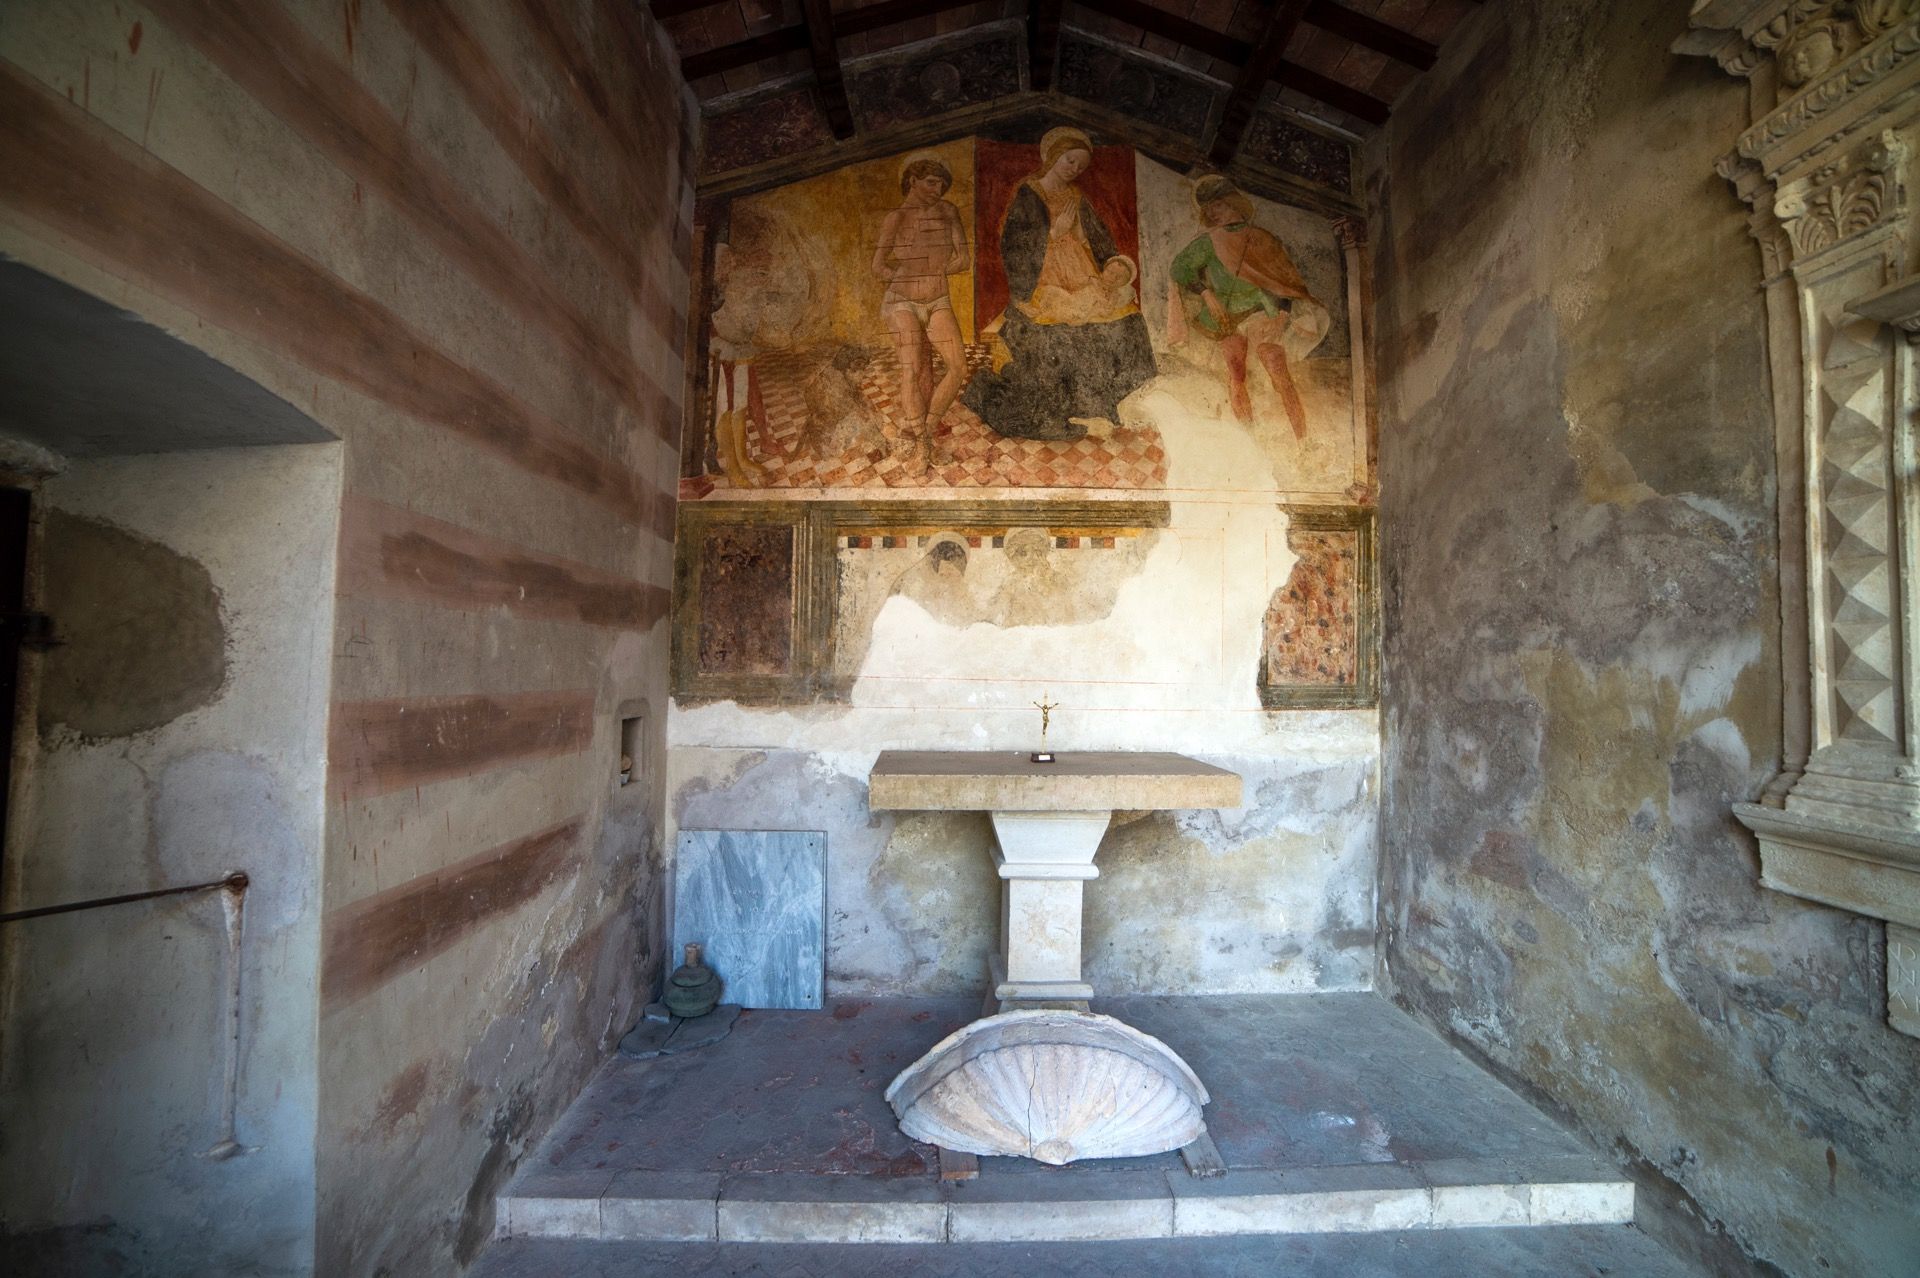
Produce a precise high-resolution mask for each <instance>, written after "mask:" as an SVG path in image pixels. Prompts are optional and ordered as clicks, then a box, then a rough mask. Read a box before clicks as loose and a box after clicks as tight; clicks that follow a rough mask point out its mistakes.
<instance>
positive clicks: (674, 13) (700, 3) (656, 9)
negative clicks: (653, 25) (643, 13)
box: [647, 0, 727, 22]
mask: <svg viewBox="0 0 1920 1278" xmlns="http://www.w3.org/2000/svg"><path fill="white" fill-rule="evenodd" d="M726 3H727V0H653V3H652V4H650V5H648V6H647V9H648V10H649V11H650V12H651V13H652V14H653V16H654V17H656V18H658V19H659V20H660V21H662V22H665V21H666V20H667V19H668V18H677V17H679V16H680V15H681V14H685V13H698V12H699V11H700V10H702V9H711V8H713V7H714V6H715V5H717V4H726Z"/></svg>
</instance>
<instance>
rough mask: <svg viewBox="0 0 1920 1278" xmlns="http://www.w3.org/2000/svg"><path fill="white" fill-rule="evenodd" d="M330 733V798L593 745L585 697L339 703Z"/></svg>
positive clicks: (549, 694) (589, 702)
mask: <svg viewBox="0 0 1920 1278" xmlns="http://www.w3.org/2000/svg"><path fill="white" fill-rule="evenodd" d="M330 735H331V737H332V742H331V749H330V766H331V768H332V775H331V777H330V778H329V788H330V789H331V790H332V791H333V793H334V794H336V795H338V796H339V797H341V798H348V797H356V796H364V795H373V794H386V793H389V792H391V791H394V790H401V789H405V788H406V787H407V786H414V785H427V784H430V783H432V782H434V781H445V780H448V779H451V778H454V777H464V776H472V775H474V774H476V773H481V772H486V771H488V770H490V769H493V768H499V767H505V766H507V765H508V764H511V763H519V762H523V761H525V760H528V759H539V758H546V757H549V756H552V755H556V754H569V753H572V752H574V751H577V750H584V749H586V748H587V745H588V743H590V742H591V741H592V740H593V693H592V692H591V691H588V690H585V689H582V690H579V691H569V692H528V693H520V694H517V695H505V696H495V697H488V696H472V697H395V698H391V699H385V700H374V701H343V702H341V703H340V704H338V705H336V706H335V707H334V709H333V724H332V727H331V729H330Z"/></svg>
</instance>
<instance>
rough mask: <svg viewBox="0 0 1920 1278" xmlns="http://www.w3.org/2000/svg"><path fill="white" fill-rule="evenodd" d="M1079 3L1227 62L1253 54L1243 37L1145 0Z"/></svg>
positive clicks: (1238, 63) (1086, 0)
mask: <svg viewBox="0 0 1920 1278" xmlns="http://www.w3.org/2000/svg"><path fill="white" fill-rule="evenodd" d="M1082 4H1083V7H1084V8H1086V9H1087V10H1088V11H1089V12H1092V13H1098V14H1102V15H1104V16H1106V17H1109V18H1118V19H1120V21H1122V22H1125V23H1127V24H1129V25H1131V26H1136V27H1139V28H1140V29H1141V30H1142V31H1144V32H1146V33H1147V34H1148V35H1156V36H1160V37H1162V38H1163V39H1167V40H1171V41H1173V42H1174V43H1175V44H1184V45H1186V46H1187V47H1188V48H1189V49H1198V50H1199V51H1200V52H1202V53H1204V54H1206V55H1207V56H1208V57H1210V58H1218V59H1220V61H1222V62H1231V63H1233V65H1235V66H1241V65H1244V64H1245V62H1246V61H1247V59H1248V58H1250V57H1252V56H1253V46H1252V45H1251V44H1248V43H1247V42H1246V41H1245V40H1242V39H1239V38H1238V37H1235V36H1230V35H1228V34H1227V33H1226V32H1224V31H1215V30H1214V29H1213V28H1212V27H1203V26H1201V25H1200V24H1199V23H1198V22H1195V21H1193V20H1192V19H1190V18H1183V17H1181V16H1180V15H1179V14H1177V13H1169V12H1167V11H1166V10H1165V9H1162V8H1160V7H1159V6H1158V5H1153V4H1148V3H1146V0H1082Z"/></svg>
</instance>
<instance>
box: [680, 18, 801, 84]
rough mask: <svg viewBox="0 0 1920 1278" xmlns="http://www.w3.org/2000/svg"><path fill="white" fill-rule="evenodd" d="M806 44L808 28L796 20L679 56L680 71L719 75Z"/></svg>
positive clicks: (690, 76) (693, 76)
mask: <svg viewBox="0 0 1920 1278" xmlns="http://www.w3.org/2000/svg"><path fill="white" fill-rule="evenodd" d="M806 47H807V29H806V27H805V26H803V25H801V24H800V23H797V22H796V23H795V24H794V25H792V26H790V27H776V28H774V29H773V30H772V31H762V32H761V33H760V34H759V35H756V36H748V37H747V38H746V39H744V40H736V41H734V42H733V43H732V44H723V45H720V46H718V47H717V48H712V49H705V50H702V51H701V52H699V53H690V54H688V55H687V56H686V57H684V58H682V59H680V74H681V75H683V76H685V77H686V78H687V79H688V80H698V79H701V78H702V77H704V76H709V75H718V74H720V73H721V72H722V71H731V70H733V69H734V68H735V67H744V66H749V65H751V64H753V63H755V62H764V61H766V60H767V59H768V58H777V57H779V56H780V55H781V54H783V53H792V52H793V51H794V50H795V49H804V48H806Z"/></svg>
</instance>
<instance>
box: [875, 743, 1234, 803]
mask: <svg viewBox="0 0 1920 1278" xmlns="http://www.w3.org/2000/svg"><path fill="white" fill-rule="evenodd" d="M1240 793H1241V791H1240V777H1239V775H1238V774H1236V773H1233V772H1229V771H1227V769H1225V768H1216V767H1214V766H1213V765H1212V764H1210V763H1202V762H1200V760H1198V759H1190V758H1188V757H1187V756H1186V755H1184V754H1168V753H1163V752H1157V751H1144V750H1141V751H1123V750H1101V751H1075V752H1071V753H1069V752H1066V751H1062V752H1060V753H1059V754H1058V755H1057V756H1056V758H1055V761H1054V762H1052V763H1034V762H1033V761H1032V760H1030V759H1029V758H1028V757H1027V755H1026V754H1025V753H1024V752H1022V751H1015V750H1000V751H987V750H883V751H881V752H880V758H879V759H878V760H877V761H876V762H875V763H874V765H873V772H872V774H871V775H870V776H869V777H868V779H867V805H868V806H869V807H870V808H872V809H874V810H875V811H888V810H906V811H921V812H929V811H939V812H944V811H968V812H1100V811H1111V810H1114V809H1124V810H1130V811H1145V810H1148V809H1161V808H1237V807H1239V806H1240V802H1241V798H1240Z"/></svg>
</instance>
